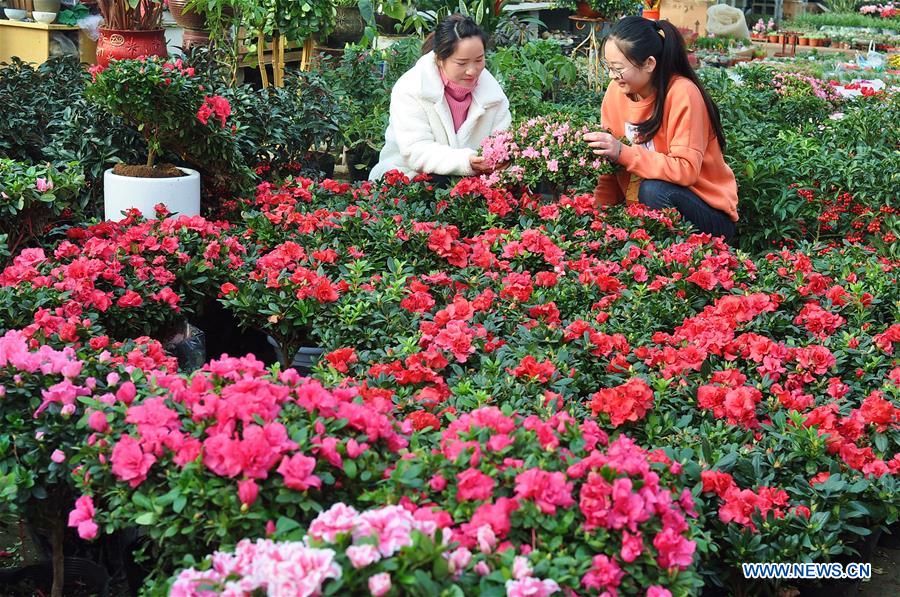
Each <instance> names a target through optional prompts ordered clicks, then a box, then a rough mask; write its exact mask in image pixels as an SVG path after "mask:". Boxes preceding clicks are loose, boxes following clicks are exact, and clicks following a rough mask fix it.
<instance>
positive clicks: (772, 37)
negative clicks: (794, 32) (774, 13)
mask: <svg viewBox="0 0 900 597" xmlns="http://www.w3.org/2000/svg"><path fill="white" fill-rule="evenodd" d="M767 39H768V40H769V43H770V44H777V43H778V36H777V35H770V36H768V37H767Z"/></svg>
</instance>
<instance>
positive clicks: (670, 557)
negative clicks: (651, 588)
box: [653, 527, 697, 570]
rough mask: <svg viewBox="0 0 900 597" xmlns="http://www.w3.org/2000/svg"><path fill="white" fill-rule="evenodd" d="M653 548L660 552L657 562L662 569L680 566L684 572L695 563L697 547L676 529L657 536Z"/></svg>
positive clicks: (663, 531)
mask: <svg viewBox="0 0 900 597" xmlns="http://www.w3.org/2000/svg"><path fill="white" fill-rule="evenodd" d="M653 547H655V548H656V550H657V552H659V555H658V556H657V558H656V560H657V562H659V565H660V566H661V567H663V568H671V567H673V566H678V567H679V568H681V569H682V570H684V569H685V568H687V567H688V566H690V565H691V563H692V562H693V560H694V550H695V549H696V548H697V545H696V544H695V543H694V542H693V541H689V540H687V539H685V538H684V537H683V536H681V535H680V534H679V533H678V532H677V531H676V530H675V529H673V528H671V527H668V528H665V529H663V530H662V532H660V533H657V534H656V537H654V538H653Z"/></svg>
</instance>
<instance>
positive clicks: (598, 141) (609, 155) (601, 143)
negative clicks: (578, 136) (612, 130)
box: [584, 133, 622, 162]
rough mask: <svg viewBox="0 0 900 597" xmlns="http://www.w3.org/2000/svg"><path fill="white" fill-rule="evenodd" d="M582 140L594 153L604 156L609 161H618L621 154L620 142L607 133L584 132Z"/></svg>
mask: <svg viewBox="0 0 900 597" xmlns="http://www.w3.org/2000/svg"><path fill="white" fill-rule="evenodd" d="M584 140H585V141H587V142H588V146H589V147H590V148H591V149H593V150H594V155H599V156H602V157H605V158H606V159H608V160H609V161H611V162H618V161H619V156H620V155H621V154H622V142H621V141H619V140H618V139H616V138H615V137H614V136H612V135H610V134H609V133H585V135H584Z"/></svg>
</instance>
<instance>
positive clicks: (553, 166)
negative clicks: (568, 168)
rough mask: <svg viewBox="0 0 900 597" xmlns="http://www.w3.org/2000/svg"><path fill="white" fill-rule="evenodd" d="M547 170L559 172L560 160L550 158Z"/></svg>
mask: <svg viewBox="0 0 900 597" xmlns="http://www.w3.org/2000/svg"><path fill="white" fill-rule="evenodd" d="M547 170H549V171H550V172H559V161H557V160H549V161H548V162H547Z"/></svg>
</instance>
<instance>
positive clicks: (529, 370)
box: [506, 355, 556, 383]
mask: <svg viewBox="0 0 900 597" xmlns="http://www.w3.org/2000/svg"><path fill="white" fill-rule="evenodd" d="M506 372H507V373H509V374H510V375H514V376H515V377H528V378H531V379H532V380H534V381H537V382H540V383H547V382H548V381H550V378H551V377H553V374H554V373H556V366H555V365H554V364H553V363H552V362H551V361H550V360H549V359H548V360H546V361H541V362H540V363H539V362H537V360H535V358H534V357H533V356H531V355H528V356H527V357H525V358H523V359H522V361H521V362H520V363H519V365H518V366H517V367H516V368H515V369H507V370H506Z"/></svg>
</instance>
